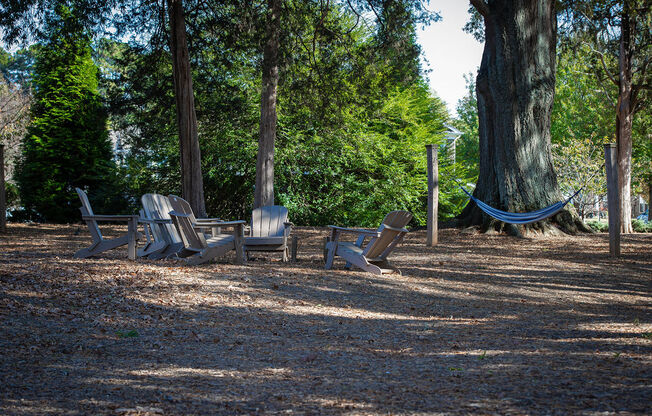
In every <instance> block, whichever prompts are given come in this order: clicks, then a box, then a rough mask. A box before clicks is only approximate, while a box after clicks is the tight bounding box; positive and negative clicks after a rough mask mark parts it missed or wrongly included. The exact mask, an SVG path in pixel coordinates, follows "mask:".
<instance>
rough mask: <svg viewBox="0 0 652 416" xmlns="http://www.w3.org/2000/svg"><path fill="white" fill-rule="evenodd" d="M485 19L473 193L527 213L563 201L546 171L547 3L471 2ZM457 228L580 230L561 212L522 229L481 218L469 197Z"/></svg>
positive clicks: (551, 48)
mask: <svg viewBox="0 0 652 416" xmlns="http://www.w3.org/2000/svg"><path fill="white" fill-rule="evenodd" d="M471 4H472V5H473V6H474V7H475V8H476V9H477V10H478V12H479V13H480V14H481V15H482V16H483V18H484V24H485V47H484V52H483V55H482V62H481V65H480V70H479V72H478V76H477V79H476V91H477V99H478V118H479V136H480V143H479V147H480V166H479V168H480V174H479V178H478V183H477V185H476V189H475V191H474V196H475V197H477V198H478V199H480V200H482V201H484V202H486V203H488V204H489V205H491V206H494V207H496V208H499V209H502V210H505V211H509V212H529V211H534V210H537V209H540V208H543V207H546V206H548V205H551V204H553V203H555V202H557V201H559V200H561V199H562V196H561V193H560V191H559V187H558V184H557V177H556V174H555V171H554V169H553V164H552V153H551V144H550V116H551V113H552V104H553V97H554V91H555V69H556V49H555V48H556V27H557V21H556V14H555V8H554V1H553V0H494V1H490V2H485V1H484V0H471ZM458 224H459V225H462V226H469V225H482V230H483V231H484V232H487V231H494V230H496V231H506V232H508V233H510V234H515V235H524V234H529V233H532V232H536V233H538V232H541V233H544V234H546V233H552V232H556V231H557V230H559V229H560V230H562V231H564V232H567V233H575V232H577V231H578V227H581V229H582V230H586V227H584V226H583V223H582V222H581V220H579V218H578V217H577V216H576V215H574V214H571V212H570V211H568V210H566V209H565V210H563V211H561V212H560V213H558V214H557V215H555V216H554V217H552V218H550V219H548V220H545V221H540V222H538V223H534V224H529V225H526V226H514V225H511V224H505V223H502V222H500V221H497V220H495V219H493V218H491V217H489V216H487V215H485V214H484V213H483V212H482V211H481V210H480V209H479V208H478V207H477V206H476V205H475V203H473V202H469V204H468V205H467V206H466V207H465V208H464V210H463V211H462V213H461V214H460V215H459V217H458Z"/></svg>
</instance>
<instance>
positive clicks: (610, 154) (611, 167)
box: [604, 143, 620, 257]
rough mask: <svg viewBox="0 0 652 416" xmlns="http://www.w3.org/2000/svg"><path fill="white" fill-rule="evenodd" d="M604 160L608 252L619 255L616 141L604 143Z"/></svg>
mask: <svg viewBox="0 0 652 416" xmlns="http://www.w3.org/2000/svg"><path fill="white" fill-rule="evenodd" d="M604 162H605V163H604V166H605V170H606V171H607V203H608V207H607V209H608V211H609V253H610V254H611V255H612V256H615V257H618V256H620V190H619V189H618V148H617V147H616V143H609V144H605V145H604Z"/></svg>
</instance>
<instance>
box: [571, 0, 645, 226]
mask: <svg viewBox="0 0 652 416" xmlns="http://www.w3.org/2000/svg"><path fill="white" fill-rule="evenodd" d="M562 6H563V8H562V9H561V10H562V12H563V14H562V19H563V20H562V21H563V23H564V24H562V25H561V28H562V30H561V33H562V35H563V38H562V39H563V41H564V43H565V45H566V46H570V47H573V48H574V50H578V49H580V48H583V47H587V46H588V47H589V48H591V51H592V54H593V56H592V57H591V58H589V59H588V60H587V62H589V63H590V64H591V66H592V71H593V73H594V74H595V76H596V78H597V79H598V80H599V82H600V83H601V84H602V86H601V88H602V89H603V91H604V92H605V94H606V97H607V100H608V101H610V103H611V106H612V108H613V113H614V120H615V123H614V128H613V131H614V133H615V137H616V142H617V144H618V182H619V188H620V197H621V202H622V206H621V215H622V218H621V224H622V231H623V232H626V233H629V232H632V222H631V213H632V209H631V187H632V180H631V178H632V152H633V139H632V132H633V129H634V126H635V120H634V118H635V116H636V114H637V113H639V112H640V111H641V110H643V109H649V106H650V104H652V102H651V98H652V96H651V95H650V89H651V88H652V87H651V86H652V71H651V70H650V68H649V67H650V63H651V62H650V61H651V60H652V9H651V8H650V3H649V1H648V0H624V1H623V0H566V1H563V2H562ZM648 113H649V112H648ZM642 139H643V140H648V141H649V136H647V137H646V136H645V135H643V137H642ZM643 146H645V145H643ZM644 176H645V177H646V179H647V181H648V183H649V181H651V180H652V173H650V170H649V169H648V173H647V174H645V175H644ZM648 187H649V184H648Z"/></svg>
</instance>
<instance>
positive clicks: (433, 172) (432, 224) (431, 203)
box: [426, 144, 439, 247]
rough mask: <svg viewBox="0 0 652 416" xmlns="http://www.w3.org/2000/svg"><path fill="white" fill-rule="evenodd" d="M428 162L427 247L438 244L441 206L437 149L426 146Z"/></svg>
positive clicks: (429, 145)
mask: <svg viewBox="0 0 652 416" xmlns="http://www.w3.org/2000/svg"><path fill="white" fill-rule="evenodd" d="M426 159H427V160H428V219H427V224H426V225H427V231H426V246H428V247H432V246H434V245H435V244H437V242H438V241H437V240H438V238H437V211H438V205H439V166H438V164H437V148H436V147H435V148H434V149H433V145H431V144H427V145H426Z"/></svg>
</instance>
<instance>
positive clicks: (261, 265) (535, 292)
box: [0, 225, 652, 415]
mask: <svg viewBox="0 0 652 416" xmlns="http://www.w3.org/2000/svg"><path fill="white" fill-rule="evenodd" d="M77 229H78V227H77V226H54V225H41V226H26V225H21V226H16V225H12V226H10V229H9V230H10V234H9V235H4V236H1V235H0V322H1V327H0V354H1V355H0V414H3V415H26V414H30V415H32V414H53V415H54V414H56V415H60V414H79V415H87V414H112V415H155V414H165V415H168V414H169V415H188V414H198V415H205V414H292V415H297V414H365V415H366V414H468V413H473V414H601V415H604V414H650V413H652V405H651V403H652V400H650V398H651V397H652V235H651V234H637V235H629V236H625V237H624V239H623V244H622V251H623V253H625V254H624V255H623V257H622V258H621V259H618V260H616V259H611V258H609V257H608V255H607V254H608V242H607V236H606V235H591V236H584V237H569V238H552V239H549V240H519V239H515V238H511V237H505V236H483V235H473V234H465V233H461V232H459V231H456V230H444V231H443V232H442V233H441V234H440V241H441V243H440V245H438V246H437V247H434V248H426V247H424V245H423V240H424V234H423V232H415V233H411V234H410V235H409V237H408V238H407V239H406V241H405V243H404V244H403V245H402V246H401V247H400V248H399V249H398V251H397V252H396V253H395V255H394V262H395V264H396V265H397V266H399V267H400V268H401V269H402V270H403V276H396V275H393V276H384V277H376V276H373V275H370V274H365V273H362V272H355V271H347V270H344V269H343V267H342V266H343V263H342V262H341V261H338V262H337V263H336V269H335V270H332V271H324V270H323V269H322V264H323V263H322V252H321V242H322V237H323V236H325V235H326V232H325V231H324V230H323V229H312V228H300V229H299V230H298V231H297V234H298V235H299V236H300V237H301V246H300V249H299V257H300V261H299V262H298V263H296V264H283V263H281V262H279V261H278V257H280V256H279V255H276V256H274V255H272V256H270V257H268V258H267V259H263V260H258V261H251V262H249V264H248V265H245V266H238V265H234V264H231V263H229V261H230V260H229V259H227V260H226V261H224V262H221V263H213V264H209V265H204V266H200V267H187V266H184V265H183V263H181V262H179V261H175V260H167V261H149V260H142V259H141V260H138V261H136V262H130V261H128V260H126V250H117V251H114V252H110V253H106V254H105V255H103V256H102V257H99V258H94V259H87V260H76V259H73V258H72V253H73V252H74V251H75V250H76V249H78V248H81V247H83V246H85V245H88V244H89V240H90V238H89V236H88V233H87V232H86V230H85V229H83V228H82V229H81V230H80V231H81V232H80V233H78V235H76V234H75V232H76V231H77Z"/></svg>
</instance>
